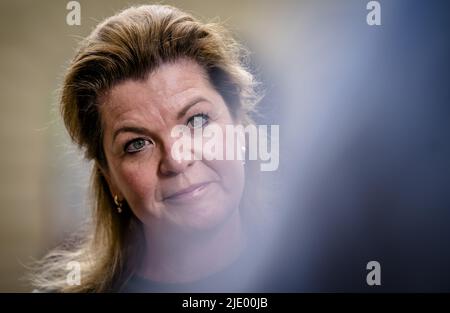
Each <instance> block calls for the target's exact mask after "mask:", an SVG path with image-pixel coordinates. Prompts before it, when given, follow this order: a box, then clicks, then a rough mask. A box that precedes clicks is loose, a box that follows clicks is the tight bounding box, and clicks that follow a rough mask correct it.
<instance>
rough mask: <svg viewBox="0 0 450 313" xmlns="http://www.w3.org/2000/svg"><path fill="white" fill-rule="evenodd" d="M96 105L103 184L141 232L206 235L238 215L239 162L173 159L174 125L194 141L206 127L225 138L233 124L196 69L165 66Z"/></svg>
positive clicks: (179, 64)
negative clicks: (196, 132)
mask: <svg viewBox="0 0 450 313" xmlns="http://www.w3.org/2000/svg"><path fill="white" fill-rule="evenodd" d="M100 103H101V105H100V114H101V119H102V124H103V129H104V136H103V148H104V151H105V155H106V159H107V163H108V168H107V169H106V170H105V171H104V172H105V177H106V179H107V181H108V183H109V186H110V189H111V192H112V194H113V195H115V194H117V195H118V196H119V198H120V199H124V200H126V201H127V203H128V204H129V206H130V208H131V209H132V211H133V212H134V214H135V215H136V216H137V217H138V218H139V219H140V220H141V221H142V222H143V223H144V224H145V225H147V226H152V227H156V226H164V227H168V226H176V227H177V228H179V227H182V228H186V229H208V228H212V227H214V226H217V225H219V224H220V223H221V222H223V221H225V220H226V218H227V217H229V216H230V215H231V214H232V213H233V212H234V213H235V212H236V210H237V209H238V206H239V202H240V199H241V196H242V191H243V186H244V169H243V164H242V161H239V160H226V161H224V160H211V161H208V160H206V159H205V158H204V157H202V158H201V160H176V159H175V158H174V157H173V156H172V154H171V148H172V145H173V143H174V142H175V141H176V140H177V139H178V138H173V137H172V136H171V131H172V128H173V127H174V126H175V125H186V126H188V127H189V128H191V129H192V133H193V132H194V130H193V129H194V128H198V127H200V128H201V127H205V126H206V125H209V124H212V123H215V124H216V125H218V126H220V127H221V128H222V129H223V130H224V129H225V125H230V124H234V121H233V119H232V117H231V115H230V112H229V110H228V107H227V105H226V104H225V102H224V100H223V98H222V97H221V95H220V94H219V93H218V92H217V91H216V90H215V89H214V88H213V86H212V85H211V83H210V82H209V80H208V79H207V77H206V74H205V72H204V70H203V68H202V67H200V66H199V65H198V64H197V63H196V62H194V61H188V60H179V61H176V62H173V63H166V64H163V65H162V66H160V67H159V68H158V69H157V70H155V71H154V72H152V74H150V75H149V76H148V78H147V79H145V80H131V79H129V80H126V81H124V82H122V83H119V84H118V85H116V86H115V87H113V88H112V89H111V90H110V91H109V92H108V93H107V94H106V95H105V96H103V97H102V98H101V99H100ZM194 117H196V119H195V121H196V123H195V124H194ZM198 121H201V123H198ZM223 133H224V134H225V131H223ZM223 150H224V151H225V145H223ZM192 153H193V151H192ZM192 159H193V158H192Z"/></svg>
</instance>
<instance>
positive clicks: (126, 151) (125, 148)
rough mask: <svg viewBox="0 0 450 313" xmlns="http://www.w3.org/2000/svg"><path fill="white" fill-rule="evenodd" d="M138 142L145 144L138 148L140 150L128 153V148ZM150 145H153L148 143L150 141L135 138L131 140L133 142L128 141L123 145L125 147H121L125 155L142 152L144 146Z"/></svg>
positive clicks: (150, 142)
mask: <svg viewBox="0 0 450 313" xmlns="http://www.w3.org/2000/svg"><path fill="white" fill-rule="evenodd" d="M140 140H142V141H144V142H146V143H147V144H144V146H142V148H140V149H136V150H134V151H128V149H129V147H130V146H131V145H132V144H133V143H135V142H138V141H140ZM150 144H153V142H152V141H150V140H148V139H145V138H135V139H133V140H130V141H128V142H127V143H126V144H125V146H124V147H123V150H124V151H125V153H127V154H134V153H137V152H140V151H142V150H144V148H145V147H146V146H148V145H150Z"/></svg>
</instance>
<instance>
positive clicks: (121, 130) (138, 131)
mask: <svg viewBox="0 0 450 313" xmlns="http://www.w3.org/2000/svg"><path fill="white" fill-rule="evenodd" d="M203 101H206V102H209V101H208V100H207V99H206V98H204V97H196V98H194V99H192V100H191V101H189V102H188V103H187V104H186V105H185V106H184V107H183V108H182V109H181V110H180V112H178V113H177V119H178V120H179V119H181V118H182V117H184V116H185V115H186V113H187V112H188V111H189V109H190V108H191V107H193V106H194V105H196V104H197V103H199V102H203ZM127 132H129V133H136V134H141V135H145V134H148V133H149V131H148V130H147V129H146V128H144V127H135V126H123V127H120V128H118V129H117V130H115V131H114V134H113V139H112V142H114V141H115V140H116V137H117V136H118V135H119V134H120V133H127Z"/></svg>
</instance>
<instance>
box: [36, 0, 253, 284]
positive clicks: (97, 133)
mask: <svg viewBox="0 0 450 313" xmlns="http://www.w3.org/2000/svg"><path fill="white" fill-rule="evenodd" d="M246 56H247V53H246V50H245V49H243V47H242V46H241V45H240V44H238V42H237V41H236V40H235V39H233V37H232V36H231V35H230V34H229V32H228V31H227V30H226V29H225V28H223V27H222V26H221V25H219V24H217V23H203V22H200V21H199V20H197V19H196V18H194V17H193V16H191V15H190V14H187V13H185V12H183V11H180V10H179V9H177V8H174V7H171V6H167V5H144V6H138V7H130V8H128V9H126V10H124V11H121V12H120V13H118V14H116V15H114V16H112V17H109V18H107V19H106V20H104V21H103V22H101V23H100V24H99V25H98V26H97V27H96V28H95V29H94V30H93V31H92V33H91V34H90V35H89V36H88V37H86V38H85V39H84V40H82V41H81V42H80V44H79V47H78V50H77V52H76V54H75V56H74V58H73V60H72V61H71V63H70V65H69V66H68V69H67V72H66V74H65V77H64V81H63V84H62V88H61V98H60V104H61V113H62V117H63V120H64V123H65V126H66V128H67V131H68V133H69V135H70V137H71V139H72V141H73V142H74V143H76V144H77V145H78V146H79V147H80V148H81V149H82V150H83V151H85V157H86V158H87V159H88V160H92V161H93V168H92V176H91V183H92V192H93V194H92V199H93V216H92V225H90V228H89V230H88V231H86V232H84V233H83V234H82V235H80V236H79V237H78V238H75V239H74V240H72V243H73V244H71V245H69V246H67V245H66V246H63V247H60V248H58V249H56V250H53V251H52V252H50V253H49V254H48V255H47V256H45V257H44V258H43V259H42V260H40V261H39V262H38V263H37V265H36V269H35V270H34V274H33V275H32V284H33V285H34V286H35V287H36V288H37V289H38V290H41V291H53V292H108V291H118V290H120V287H121V286H122V285H123V284H124V283H125V282H126V281H127V279H128V278H129V277H130V276H131V275H132V274H133V271H134V270H135V269H136V266H137V262H139V260H140V256H141V255H142V252H143V236H142V227H143V226H142V224H141V223H140V222H139V220H138V219H137V218H136V217H135V216H134V214H133V213H132V211H131V210H129V209H128V210H127V209H125V210H123V213H122V214H120V215H119V214H117V212H116V210H115V205H114V200H113V198H112V195H111V193H110V191H109V188H108V184H107V182H106V180H105V177H104V176H103V174H102V170H101V169H102V167H107V162H106V159H105V155H104V151H103V147H102V139H103V138H102V123H101V116H100V114H99V103H98V99H99V97H101V95H103V94H104V93H105V92H107V91H108V90H110V89H111V88H112V87H113V86H114V85H115V84H117V83H119V82H121V81H124V80H126V79H136V80H141V79H145V78H146V76H147V75H148V74H149V73H151V72H152V71H153V70H154V69H156V68H157V67H158V66H159V65H161V64H162V63H165V62H172V61H175V60H177V59H179V58H189V59H192V60H194V61H195V62H197V63H198V64H199V65H201V66H202V67H203V68H204V70H205V72H206V73H207V75H208V78H209V79H210V81H211V82H212V84H213V86H214V87H215V88H216V89H217V91H218V92H219V93H220V94H221V95H222V97H223V98H224V100H225V102H226V104H227V105H228V107H229V109H230V112H231V114H232V116H233V117H234V118H236V119H238V120H239V121H240V122H241V123H242V124H248V123H252V120H251V118H250V116H251V112H253V111H254V108H255V105H256V103H257V102H258V100H259V95H258V92H257V91H256V90H257V88H256V86H257V83H256V81H255V79H254V77H253V75H252V74H251V73H250V71H249V70H248V69H247V68H246V67H247V65H246V60H247V59H246ZM71 261H77V262H79V264H80V266H81V273H82V276H81V284H80V285H75V286H71V285H69V284H67V282H66V275H67V272H68V271H67V269H66V266H67V264H68V262H71Z"/></svg>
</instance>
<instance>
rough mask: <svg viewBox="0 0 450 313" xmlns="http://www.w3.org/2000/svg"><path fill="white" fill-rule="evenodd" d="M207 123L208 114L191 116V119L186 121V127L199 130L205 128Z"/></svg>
mask: <svg viewBox="0 0 450 313" xmlns="http://www.w3.org/2000/svg"><path fill="white" fill-rule="evenodd" d="M208 121H209V116H208V114H205V113H200V114H196V115H193V116H192V117H191V118H189V119H188V122H187V123H188V125H189V126H191V127H192V128H200V127H203V126H205V125H206V124H207V123H208Z"/></svg>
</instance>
